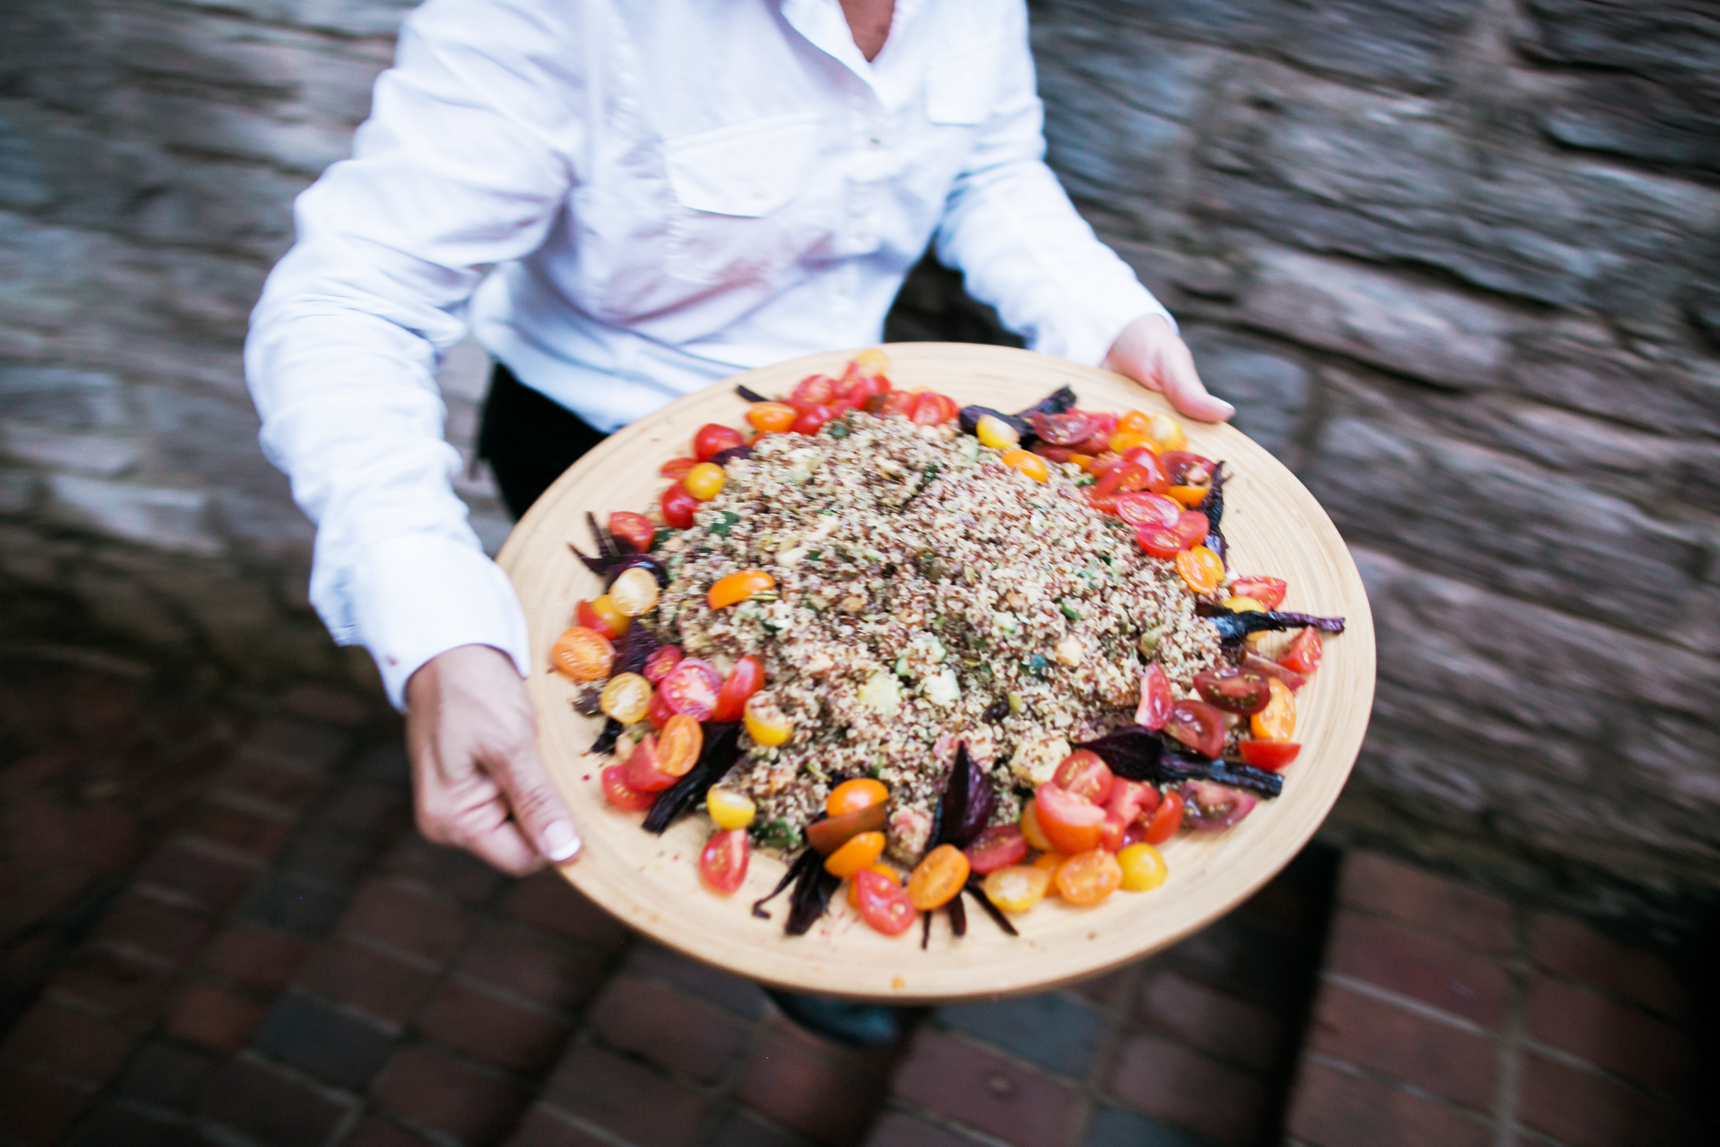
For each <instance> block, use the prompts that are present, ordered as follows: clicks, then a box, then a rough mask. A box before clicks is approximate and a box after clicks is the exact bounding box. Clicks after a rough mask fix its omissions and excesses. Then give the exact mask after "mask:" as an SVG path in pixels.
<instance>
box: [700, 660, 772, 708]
mask: <svg viewBox="0 0 1720 1147" xmlns="http://www.w3.org/2000/svg"><path fill="white" fill-rule="evenodd" d="M763 686H764V664H763V663H762V662H761V661H759V659H758V658H756V657H754V656H752V655H751V654H750V653H749V654H748V655H747V656H745V657H743V658H741V659H740V660H739V661H737V662H735V667H734V668H733V669H731V670H729V677H728V680H726V681H724V682H723V687H722V688H721V689H719V690H717V707H716V708H715V709H714V710H712V712H711V720H713V721H738V720H740V719H741V713H742V711H743V710H744V709H745V707H746V703H747V698H749V697H751V696H752V695H753V694H754V693H757V692H758V691H759V689H761V688H762V687H763Z"/></svg>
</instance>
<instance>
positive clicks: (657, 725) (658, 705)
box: [645, 689, 675, 729]
mask: <svg viewBox="0 0 1720 1147" xmlns="http://www.w3.org/2000/svg"><path fill="white" fill-rule="evenodd" d="M674 715H675V710H673V709H671V708H669V699H668V698H667V697H665V696H663V691H662V690H661V689H656V690H653V691H652V693H651V707H650V708H649V709H646V710H645V719H646V720H647V721H649V722H651V727H652V728H653V729H661V728H662V727H663V726H664V725H667V724H668V723H669V718H670V717H673V716H674Z"/></svg>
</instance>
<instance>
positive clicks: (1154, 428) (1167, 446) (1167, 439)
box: [1147, 414, 1188, 454]
mask: <svg viewBox="0 0 1720 1147" xmlns="http://www.w3.org/2000/svg"><path fill="white" fill-rule="evenodd" d="M1147 435H1148V436H1149V437H1150V438H1152V440H1153V443H1152V445H1153V453H1155V454H1163V453H1165V452H1166V451H1167V450H1187V449H1188V436H1187V435H1186V434H1184V433H1183V428H1182V427H1181V426H1179V425H1177V420H1176V419H1174V418H1172V417H1171V416H1170V415H1168V414H1153V415H1149V416H1148V418H1147Z"/></svg>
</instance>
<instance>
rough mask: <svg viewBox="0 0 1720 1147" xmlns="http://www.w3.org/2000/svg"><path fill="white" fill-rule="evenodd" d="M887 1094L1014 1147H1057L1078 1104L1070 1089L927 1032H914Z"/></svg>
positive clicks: (1068, 1129)
mask: <svg viewBox="0 0 1720 1147" xmlns="http://www.w3.org/2000/svg"><path fill="white" fill-rule="evenodd" d="M892 1090H893V1091H894V1092H895V1093H896V1094H897V1095H899V1096H901V1097H902V1098H903V1099H906V1100H907V1101H909V1102H910V1103H917V1104H919V1105H920V1106H922V1107H925V1108H928V1109H930V1110H932V1111H935V1112H937V1113H939V1114H940V1115H945V1116H948V1117H949V1118H951V1119H954V1120H956V1121H958V1122H961V1123H965V1124H967V1125H968V1126H970V1127H974V1128H977V1129H978V1130H980V1131H984V1132H987V1133H989V1134H991V1135H996V1136H998V1137H999V1138H1002V1139H1006V1140H1008V1141H1009V1142H1010V1143H1012V1144H1015V1145H1017V1147H1058V1145H1060V1144H1061V1143H1063V1141H1064V1140H1065V1139H1067V1138H1068V1136H1069V1133H1070V1128H1071V1126H1072V1124H1073V1123H1074V1121H1075V1117H1076V1109H1077V1107H1078V1106H1079V1103H1080V1100H1079V1098H1078V1097H1077V1095H1076V1093H1075V1091H1074V1090H1073V1089H1071V1088H1070V1087H1068V1086H1066V1085H1065V1084H1063V1083H1061V1082H1060V1081H1058V1080H1056V1079H1053V1078H1052V1077H1051V1076H1049V1075H1046V1074H1045V1073H1044V1072H1041V1071H1035V1070H1033V1069H1032V1068H1028V1067H1022V1066H1020V1065H1019V1064H1015V1063H1012V1062H1010V1061H1008V1060H1005V1059H1001V1058H999V1057H998V1056H995V1055H991V1054H989V1053H988V1052H984V1051H981V1050H980V1049H979V1048H976V1047H974V1046H973V1045H972V1044H969V1043H965V1042H963V1041H962V1040H959V1039H957V1038H955V1037H954V1036H951V1035H946V1034H944V1033H943V1032H940V1031H936V1030H934V1029H930V1028H921V1029H920V1030H919V1031H918V1032H917V1033H916V1034H915V1036H914V1040H913V1043H912V1044H911V1045H910V1046H909V1048H908V1055H907V1058H906V1059H905V1060H903V1062H902V1065H901V1067H900V1068H898V1069H897V1071H896V1074H895V1078H894V1079H893V1081H892Z"/></svg>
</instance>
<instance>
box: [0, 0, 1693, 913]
mask: <svg viewBox="0 0 1720 1147" xmlns="http://www.w3.org/2000/svg"><path fill="white" fill-rule="evenodd" d="M407 7H409V5H407V4H404V3H398V2H393V0H359V2H348V3H342V2H339V0H174V2H168V0H131V2H129V3H121V2H119V0H0V27H4V28H6V29H7V33H6V35H5V36H4V37H0V450H3V452H4V459H3V460H0V595H3V597H0V600H3V601H4V603H5V604H4V614H5V620H4V622H3V624H0V629H3V632H4V634H5V635H6V636H7V637H8V638H9V639H11V640H30V641H42V640H73V641H86V642H87V641H100V642H102V643H104V644H108V645H129V646H133V647H136V648H138V649H141V650H150V651H154V652H155V653H156V654H159V653H161V652H162V651H166V652H167V653H168V654H170V655H172V656H173V657H174V658H175V659H176V660H177V661H179V662H180V663H182V664H185V665H187V666H191V665H199V666H208V665H216V664H219V665H224V666H227V667H229V668H231V669H236V670H242V671H246V672H249V673H252V674H255V675H264V676H266V675H271V674H275V675H279V674H287V673H318V674H325V675H328V674H340V673H347V672H353V671H355V670H354V668H353V665H354V663H353V662H352V660H351V659H343V658H341V657H339V656H337V655H336V654H335V653H334V652H333V650H332V648H331V646H330V645H329V644H328V642H327V640H326V638H325V637H324V636H323V635H322V634H321V631H320V629H319V628H318V627H317V625H316V622H315V619H314V617H313V616H312V615H311V614H310V613H309V611H308V609H307V608H306V606H305V602H304V588H303V587H304V578H305V570H306V567H307V565H308V554H309V542H310V533H309V530H308V528H307V527H306V525H305V524H304V522H303V521H302V519H301V518H300V517H299V516H298V515H297V512H296V511H295V510H294V509H293V507H292V506H291V503H290V501H289V499H288V497H287V491H286V485H285V482H284V480H283V479H282V478H281V477H280V476H279V475H278V474H276V473H275V472H274V471H273V470H272V469H271V468H269V467H268V465H267V464H266V463H265V462H263V460H262V458H261V457H260V455H259V454H258V453H257V451H256V449H255V444H254V434H255V418H254V415H253V413H252V411H251V409H250V405H249V402H248V401H247V399H246V396H245V394H244V390H243V386H242V382H241V378H240V370H239V361H238V350H239V345H240V342H241V340H242V337H243V331H244V321H245V315H246V313H247V311H248V309H249V307H250V305H251V302H252V300H253V299H254V297H255V294H256V292H257V290H258V287H259V285H260V283H261V281H262V278H263V276H264V274H265V273H266V272H267V269H268V267H269V265H270V263H271V261H272V260H273V259H274V258H275V257H276V256H277V255H278V254H279V253H280V252H281V251H282V250H283V249H284V248H285V246H286V245H287V243H288V242H289V239H290V236H289V232H288V227H289V221H288V215H287V203H288V201H289V199H290V197H291V196H292V194H293V193H294V192H295V191H296V190H297V189H298V188H300V187H301V186H303V185H304V184H305V183H306V182H308V181H309V180H310V179H311V178H313V177H314V175H315V173H316V172H317V171H318V170H320V169H321V168H322V167H323V166H324V165H325V164H327V163H328V162H329V161H331V160H332V159H334V158H336V157H338V156H339V155H341V154H342V153H343V152H344V151H345V149H346V147H347V141H348V137H349V135H350V132H351V129H352V127H353V125H354V124H356V123H357V122H358V121H359V120H360V119H361V118H362V117H363V115H364V112H365V107H366V104H367V101H368V93H369V84H370V81H371V79H372V77H373V76H374V74H375V73H376V71H377V70H378V69H380V68H381V67H382V66H384V65H385V63H386V61H387V59H388V56H389V51H390V38H391V35H392V32H393V29H394V27H395V25H396V24H397V22H398V20H399V17H400V16H401V15H402V13H403V12H404V11H405V10H406V9H407ZM1033 10H1034V21H1035V42H1036V50H1037V52H1038V55H1039V61H1040V68H1041V87H1042V91H1043V93H1044V96H1045V99H1046V103H1047V111H1048V128H1047V131H1048V136H1049V138H1050V143H1051V157H1052V162H1053V163H1054V164H1055V166H1056V167H1057V169H1058V170H1059V172H1060V173H1061V175H1062V176H1063V178H1064V180H1065V182H1066V184H1067V186H1068V187H1069V189H1070V191H1071V193H1072V194H1073V195H1074V196H1075V197H1076V200H1077V202H1078V203H1079V205H1080V206H1081V208H1082V210H1083V211H1084V212H1085V213H1086V214H1087V215H1088V217H1089V218H1090V219H1091V220H1092V221H1093V222H1094V224H1095V226H1096V227H1097V228H1098V229H1099V230H1100V232H1101V233H1102V234H1103V235H1104V236H1105V237H1106V238H1107V239H1108V240H1109V241H1111V242H1112V243H1114V244H1115V245H1116V246H1117V248H1118V249H1119V250H1120V251H1121V252H1122V253H1123V254H1124V255H1125V257H1127V258H1128V259H1129V260H1130V261H1131V262H1132V263H1133V264H1134V265H1135V266H1136V267H1137V269H1138V270H1139V271H1140V273H1141V275H1142V276H1143V278H1144V279H1145V280H1146V281H1147V282H1148V283H1149V284H1150V285H1151V286H1152V287H1153V288H1154V289H1155V290H1156V291H1158V292H1159V294H1160V295H1161V297H1162V298H1164V299H1165V301H1166V302H1167V303H1168V304H1169V305H1170V306H1171V307H1172V309H1173V310H1174V311H1176V312H1177V314H1178V315H1179V316H1181V318H1182V320H1183V322H1184V327H1185V331H1186V333H1187V335H1188V337H1189V339H1190V341H1191V342H1192V344H1193V345H1194V347H1195V349H1196V352H1197V355H1198V357H1199V361H1200V364H1201V366H1202V369H1203V371H1204V372H1205V374H1206V376H1207V377H1208V379H1209V380H1210V381H1211V383H1212V384H1213V386H1214V388H1215V389H1217V390H1219V391H1220V392H1221V393H1223V394H1225V395H1226V396H1228V397H1230V398H1232V399H1234V400H1236V401H1237V402H1238V403H1239V405H1240V406H1241V407H1242V414H1241V416H1240V417H1239V423H1240V424H1241V425H1242V426H1243V427H1244V428H1245V429H1246V430H1248V431H1249V432H1250V433H1252V434H1254V435H1255V436H1256V437H1257V438H1259V439H1260V440H1261V441H1263V442H1264V443H1266V444H1267V445H1268V446H1269V447H1270V448H1271V449H1273V450H1274V451H1276V452H1277V453H1278V454H1279V455H1280V456H1281V457H1283V458H1284V459H1285V460H1286V461H1287V462H1288V463H1289V464H1290V465H1291V466H1293V467H1294V468H1295V469H1296V470H1297V472H1298V473H1300V474H1301V475H1302V476H1303V478H1304V479H1305V480H1306V481H1307V482H1308V483H1309V484H1310V485H1311V486H1312V487H1313V489H1314V490H1315V492H1316V493H1317V494H1318V495H1319V496H1320V498H1321V499H1322V501H1323V502H1324V503H1325V504H1326V505H1327V507H1328V508H1329V509H1330V510H1331V512H1332V513H1333V515H1334V517H1335V518H1336V519H1337V520H1338V523H1339V525H1340V527H1341V528H1342V529H1343V530H1344V533H1345V535H1346V537H1348V538H1349V539H1350V541H1351V542H1352V543H1353V545H1354V546H1355V548H1356V553H1357V557H1358V560H1359V562H1360V563H1361V565H1362V567H1363V570H1364V573H1365V575H1366V577H1367V579H1368V581H1369V585H1370V590H1371V592H1372V594H1373V597H1374V604H1375V609H1376V611H1377V619H1378V622H1379V625H1380V654H1381V681H1380V692H1379V702H1378V706H1377V709H1376V713H1375V718H1374V726H1373V732H1372V734H1371V737H1370V740H1369V743H1368V747H1367V749H1366V752H1365V754H1364V757H1363V760H1362V762H1361V764H1360V766H1359V767H1358V770H1357V773H1356V777H1355V779H1354V781H1353V782H1352V784H1351V786H1350V789H1349V790H1348V792H1347V794H1346V796H1345V799H1344V802H1343V803H1342V805H1341V806H1340V811H1339V814H1338V815H1337V817H1336V818H1335V819H1334V821H1333V827H1332V831H1333V832H1334V833H1335V834H1337V835H1340V836H1349V837H1366V838H1370V839H1373V840H1376V841H1381V842H1384V843H1387V844H1389V845H1392V846H1393V847H1396V848H1398V849H1400V850H1401V849H1409V850H1412V851H1416V852H1419V853H1421V854H1422V855H1424V856H1427V857H1433V858H1437V859H1440V860H1442V861H1444V862H1446V863H1449V864H1454V865H1461V866H1465V867H1468V868H1470V869H1472V870H1478V871H1484V872H1487V873H1490V874H1492V875H1494V876H1496V877H1497V878H1499V879H1502V880H1507V881H1512V882H1516V883H1528V884H1534V885H1537V886H1541V887H1548V886H1552V885H1558V884H1561V883H1563V884H1564V885H1566V886H1569V887H1571V888H1577V889H1580V890H1582V893H1583V894H1584V895H1588V896H1590V897H1591V900H1593V898H1594V897H1597V896H1604V895H1606V892H1605V886H1604V884H1602V883H1597V881H1596V880H1595V877H1596V875H1597V874H1601V873H1605V874H1610V875H1609V879H1614V880H1618V881H1622V884H1621V885H1620V886H1621V887H1627V888H1630V889H1632V890H1633V892H1632V895H1633V896H1635V897H1638V899H1637V900H1635V901H1634V903H1636V904H1638V905H1639V906H1640V904H1641V903H1642V901H1641V899H1640V897H1641V894H1642V893H1643V891H1644V890H1646V891H1647V892H1648V893H1649V895H1650V896H1651V897H1652V896H1659V897H1663V898H1665V899H1666V901H1667V902H1669V903H1670V902H1673V901H1675V900H1676V898H1677V897H1678V896H1680V895H1683V894H1686V893H1689V892H1692V891H1697V892H1703V893H1709V892H1712V891H1713V890H1714V889H1715V888H1716V887H1717V886H1720V863H1716V860H1717V855H1716V854H1717V851H1720V827H1716V826H1717V825H1720V816H1717V815H1716V814H1720V729H1717V725H1716V718H1715V712H1716V709H1717V707H1720V560H1717V551H1720V525H1717V521H1720V519H1717V515H1720V270H1717V268H1720V79H1716V77H1717V76H1720V66H1717V65H1720V7H1717V6H1716V4H1715V3H1714V2H1713V0H1656V2H1653V3H1641V2H1638V3H1632V2H1630V0H1418V2H1411V0H1322V2H1321V3H1318V4H1302V3H1292V2H1290V0H1195V2H1190V0H1181V2H1177V3H1173V2H1170V0H1038V2H1036V3H1034V6H1033ZM892 330H894V331H898V332H911V333H915V334H919V335H922V336H923V335H935V334H939V333H946V334H947V333H950V332H954V333H957V334H959V335H961V336H962V337H968V338H983V337H991V335H992V334H993V333H995V332H994V328H993V327H992V326H990V325H988V321H987V319H986V316H985V315H984V314H983V313H982V312H980V311H979V310H977V309H976V308H974V307H972V306H971V305H970V304H967V303H965V302H964V301H963V300H962V299H961V298H960V296H959V288H958V287H957V286H956V285H954V283H953V281H952V278H951V277H950V276H948V275H940V274H938V273H936V272H934V271H930V270H928V271H927V272H926V273H924V274H922V275H918V276H916V278H915V280H914V281H913V282H912V283H911V285H910V289H909V290H908V291H907V292H905V294H904V298H903V300H902V306H901V307H900V308H899V310H898V314H897V315H896V316H895V319H894V321H893V324H892ZM481 371H482V363H481V361H479V360H478V359H477V358H476V357H474V356H464V357H463V358H462V361H460V362H458V363H456V364H454V366H453V368H452V369H451V370H450V372H449V374H448V376H447V382H448V386H449V390H450V394H449V402H450V412H451V427H450V429H451V433H452V434H453V436H454V437H455V438H456V440H457V441H460V442H462V443H463V442H467V441H469V438H470V431H471V424H472V410H473V401H474V399H475V398H476V396H477V390H478V387H479V386H480V385H481V383H480V378H481ZM463 493H465V494H466V495H467V496H468V500H469V501H470V502H471V504H472V505H473V507H474V509H475V511H476V513H477V521H478V523H479V527H480V530H481V532H482V533H483V534H484V535H485V536H486V538H487V539H490V540H491V541H495V540H499V538H500V536H501V535H502V534H503V533H504V532H505V529H506V524H505V520H504V519H503V518H502V517H501V515H500V513H499V510H498V508H497V506H496V505H495V502H494V499H493V497H492V496H491V494H490V492H489V490H488V489H487V487H486V485H485V484H484V482H483V480H482V479H481V477H480V478H477V479H473V480H472V481H470V482H469V483H468V484H467V487H466V488H465V489H464V490H463ZM1597 889H1600V890H1601V891H1596V890H1597ZM1594 903H1595V904H1596V906H1598V907H1601V908H1603V909H1604V908H1605V907H1606V905H1605V904H1604V903H1600V902H1598V901H1595V902H1594Z"/></svg>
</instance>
